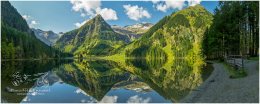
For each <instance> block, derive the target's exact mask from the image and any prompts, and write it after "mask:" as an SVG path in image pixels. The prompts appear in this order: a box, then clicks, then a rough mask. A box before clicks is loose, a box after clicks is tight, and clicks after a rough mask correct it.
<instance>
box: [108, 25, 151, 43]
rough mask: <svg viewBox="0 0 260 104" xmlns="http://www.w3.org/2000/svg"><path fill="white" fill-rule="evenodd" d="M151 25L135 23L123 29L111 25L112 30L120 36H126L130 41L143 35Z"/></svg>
mask: <svg viewBox="0 0 260 104" xmlns="http://www.w3.org/2000/svg"><path fill="white" fill-rule="evenodd" d="M152 26H153V24H151V23H137V24H134V25H127V26H124V27H121V26H117V25H113V26H111V27H112V29H113V30H114V31H115V32H117V33H119V34H122V35H126V36H127V37H128V38H129V39H130V40H131V41H133V40H136V39H138V38H139V37H141V36H142V34H143V33H145V32H146V31H147V30H148V29H149V28H150V27H152Z"/></svg>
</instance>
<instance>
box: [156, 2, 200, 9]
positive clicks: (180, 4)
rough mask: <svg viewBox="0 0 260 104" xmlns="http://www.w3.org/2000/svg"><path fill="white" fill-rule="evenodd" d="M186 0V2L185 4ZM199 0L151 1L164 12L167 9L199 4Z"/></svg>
mask: <svg viewBox="0 0 260 104" xmlns="http://www.w3.org/2000/svg"><path fill="white" fill-rule="evenodd" d="M186 1H187V3H188V4H185V2H186ZM200 2H201V0H176V1H175V0H163V1H157V0H156V1H152V3H153V4H154V7H155V8H156V9H157V10H159V11H162V12H166V11H167V10H168V9H179V10H181V9H183V8H184V7H185V6H195V5H197V4H200Z"/></svg>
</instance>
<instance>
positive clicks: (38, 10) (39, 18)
mask: <svg viewBox="0 0 260 104" xmlns="http://www.w3.org/2000/svg"><path fill="white" fill-rule="evenodd" d="M73 1H74V0H72V1H11V4H12V5H13V6H14V7H15V8H16V9H17V10H18V12H19V13H20V14H21V15H22V16H23V17H24V18H25V19H26V20H27V22H28V24H29V25H30V27H33V28H39V29H42V30H52V31H54V32H56V33H58V32H68V31H70V30H73V29H76V28H77V26H80V25H81V24H83V23H85V22H84V21H87V20H89V19H90V18H92V17H93V16H95V15H96V14H101V15H102V16H103V18H105V20H106V21H107V22H108V23H109V24H110V25H120V26H125V25H132V24H135V23H140V22H150V23H156V22H158V21H159V20H160V19H162V18H163V17H164V16H166V15H170V14H171V13H172V12H173V11H177V10H181V9H183V8H186V7H188V6H192V5H193V4H201V5H202V6H203V7H205V8H206V9H207V10H208V11H210V12H211V13H213V11H214V9H215V8H216V6H217V4H218V2H217V1H200V0H194V1H199V2H190V3H189V2H187V1H185V2H184V3H181V2H179V3H175V2H174V3H167V2H163V1H161V2H152V1H99V2H98V1H95V2H96V3H92V2H94V1H92V2H85V1H84V2H78V1H74V2H73ZM192 3H193V4H192ZM160 7H161V8H160Z"/></svg>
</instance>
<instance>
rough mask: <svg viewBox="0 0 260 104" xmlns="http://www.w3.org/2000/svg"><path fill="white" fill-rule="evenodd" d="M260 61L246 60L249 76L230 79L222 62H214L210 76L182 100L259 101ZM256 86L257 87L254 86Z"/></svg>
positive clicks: (202, 101) (192, 101)
mask: <svg viewBox="0 0 260 104" xmlns="http://www.w3.org/2000/svg"><path fill="white" fill-rule="evenodd" d="M258 64H259V61H253V60H246V63H245V68H246V71H247V73H248V76H246V77H244V78H237V79H230V78H229V74H228V71H227V69H225V67H224V65H223V64H221V63H215V62H214V63H213V67H214V70H213V72H212V73H211V75H210V76H209V78H208V79H207V80H206V81H205V82H204V83H203V84H202V85H201V86H199V87H198V88H196V89H194V90H193V91H192V92H191V93H190V94H189V95H188V96H186V97H185V98H184V99H183V100H182V101H181V102H184V103H258V102H259V94H258V92H259V70H257V68H258V69H259V66H258ZM252 86H255V87H252Z"/></svg>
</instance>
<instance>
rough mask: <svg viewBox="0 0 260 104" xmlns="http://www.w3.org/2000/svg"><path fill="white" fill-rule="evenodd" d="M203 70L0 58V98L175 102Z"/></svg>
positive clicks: (184, 65)
mask: <svg viewBox="0 0 260 104" xmlns="http://www.w3.org/2000/svg"><path fill="white" fill-rule="evenodd" d="M205 70H206V69H205V68H194V67H191V66H190V65H189V64H188V62H186V61H185V60H174V61H172V62H166V60H145V59H139V60H133V59H131V60H124V61H122V62H114V61H107V60H45V61H41V60H37V61H36V60H34V61H32V60H30V61H29V60H27V61H2V76H1V77H2V84H1V91H2V93H1V94H2V102H13V103H19V102H22V103H27V102H41V103H44V102H46V103H47V102H51V103H55V102H59V103H63V102H67V103H70V102H71V103H77V102H86V103H92V102H110V103H114V102H118V103H127V102H130V103H148V102H150V103H160V102H163V103H167V102H168V103H169V102H180V101H181V100H182V99H183V98H184V97H186V96H187V95H189V94H190V91H191V90H193V89H195V88H196V87H198V86H199V85H200V84H201V83H203V81H204V80H205V79H206V78H207V77H204V76H205V75H203V73H204V71H205ZM206 71H208V70H206Z"/></svg>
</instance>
